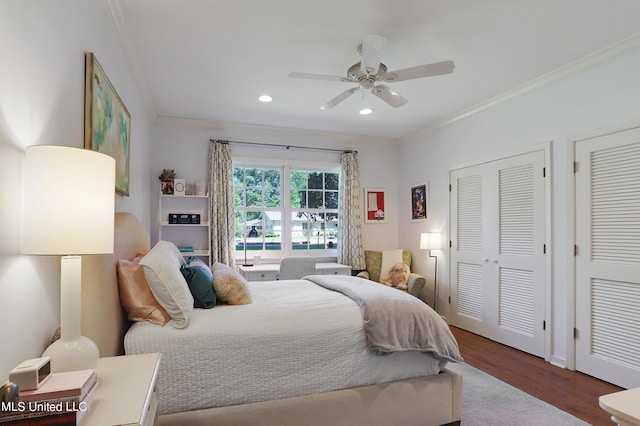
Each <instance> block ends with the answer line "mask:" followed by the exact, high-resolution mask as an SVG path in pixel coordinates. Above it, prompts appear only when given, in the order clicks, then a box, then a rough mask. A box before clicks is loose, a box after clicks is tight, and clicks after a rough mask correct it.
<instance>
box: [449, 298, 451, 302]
mask: <svg viewBox="0 0 640 426" xmlns="http://www.w3.org/2000/svg"><path fill="white" fill-rule="evenodd" d="M449 304H451V296H449Z"/></svg>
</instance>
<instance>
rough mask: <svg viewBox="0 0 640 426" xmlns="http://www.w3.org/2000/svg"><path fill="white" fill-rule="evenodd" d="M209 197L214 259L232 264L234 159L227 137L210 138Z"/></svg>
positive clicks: (213, 260)
mask: <svg viewBox="0 0 640 426" xmlns="http://www.w3.org/2000/svg"><path fill="white" fill-rule="evenodd" d="M209 201H210V202H209V204H210V211H209V221H210V226H211V259H212V262H221V263H224V264H227V265H229V266H231V267H233V266H235V259H234V257H233V253H234V245H235V236H234V229H233V163H232V160H231V147H230V146H229V143H228V142H226V141H217V140H214V141H211V142H209Z"/></svg>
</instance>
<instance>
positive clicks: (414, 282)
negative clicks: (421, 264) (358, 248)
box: [357, 250, 426, 297]
mask: <svg viewBox="0 0 640 426" xmlns="http://www.w3.org/2000/svg"><path fill="white" fill-rule="evenodd" d="M394 251H395V250H385V251H372V250H365V251H364V262H365V265H366V269H365V270H364V271H361V272H359V273H358V275H357V276H358V277H361V278H366V279H369V280H372V281H375V282H380V281H381V276H382V277H384V276H385V275H386V274H388V273H389V271H388V270H387V271H384V272H383V271H382V267H383V264H384V265H386V267H387V268H390V267H391V266H393V264H394V260H391V261H388V260H387V259H384V256H391V255H396V256H397V255H398V254H397V253H393V252H394ZM401 258H402V262H403V263H404V264H405V265H407V266H408V267H409V270H411V253H410V252H408V251H406V250H402V257H401ZM395 260H397V259H395ZM389 265H390V266H389ZM425 284H426V280H425V278H424V277H423V276H422V275H419V274H416V273H414V272H412V273H410V274H409V282H408V283H407V286H408V287H409V288H408V290H404V291H407V292H408V293H409V294H411V295H413V296H416V297H419V296H420V292H421V291H422V289H423V288H424V286H425Z"/></svg>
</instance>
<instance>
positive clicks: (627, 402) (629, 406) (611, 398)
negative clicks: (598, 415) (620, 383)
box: [598, 388, 640, 426]
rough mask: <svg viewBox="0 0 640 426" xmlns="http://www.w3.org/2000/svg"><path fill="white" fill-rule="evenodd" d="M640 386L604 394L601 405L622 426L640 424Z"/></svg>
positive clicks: (600, 399) (599, 400)
mask: <svg viewBox="0 0 640 426" xmlns="http://www.w3.org/2000/svg"><path fill="white" fill-rule="evenodd" d="M638 401H640V388H633V389H628V390H624V391H620V392H615V393H610V394H609V395H602V396H601V397H600V398H599V399H598V402H599V403H600V407H601V408H602V409H603V410H605V411H606V412H607V413H609V414H611V420H612V421H613V422H615V423H617V424H619V425H621V426H632V425H640V404H638Z"/></svg>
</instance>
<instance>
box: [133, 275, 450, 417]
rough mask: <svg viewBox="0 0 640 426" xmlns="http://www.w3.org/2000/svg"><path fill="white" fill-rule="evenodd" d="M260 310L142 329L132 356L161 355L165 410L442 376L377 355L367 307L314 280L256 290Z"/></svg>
mask: <svg viewBox="0 0 640 426" xmlns="http://www.w3.org/2000/svg"><path fill="white" fill-rule="evenodd" d="M249 285H250V288H251V293H252V298H253V303H251V304H250V305H242V306H227V305H218V306H216V307H215V308H213V309H210V310H203V309H194V312H193V316H192V318H191V320H190V322H189V325H188V327H186V328H184V329H176V328H174V327H173V326H171V324H167V325H165V326H164V327H161V326H157V325H153V324H151V323H148V322H139V323H135V324H133V326H132V327H131V329H130V330H129V332H128V333H127V335H126V337H125V351H126V353H127V354H136V353H146V352H161V353H162V361H161V364H160V371H159V375H158V385H157V391H158V398H159V403H160V413H161V414H165V413H173V412H181V411H189V410H195V409H201V408H209V407H221V406H227V405H236V404H244V403H250V402H257V401H265V400H272V399H279V398H286V397H291V396H298V395H306V394H312V393H318V392H325V391H330V390H337V389H346V388H351V387H357V386H364V385H369V384H373V383H382V382H389V381H394V380H401V379H406V378H411V377H418V376H427V375H431V374H436V373H437V372H438V371H439V370H440V367H441V366H439V365H438V361H437V360H436V359H434V358H432V357H429V356H427V355H425V354H423V353H419V352H402V353H393V354H389V355H385V356H379V355H375V354H373V353H371V352H370V351H369V350H368V349H367V343H366V337H365V334H364V327H363V319H362V314H361V310H360V308H359V306H358V305H357V304H356V303H355V302H354V301H352V300H351V299H349V298H348V297H346V296H344V295H342V294H340V293H337V292H334V291H331V290H327V289H325V288H322V287H319V286H317V285H315V284H313V283H311V282H309V281H305V280H291V281H266V282H251V283H249Z"/></svg>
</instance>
